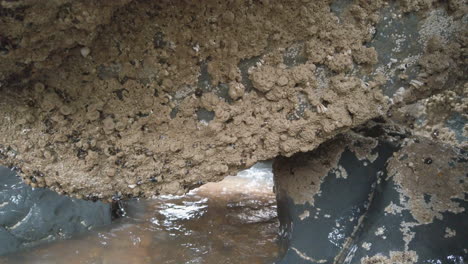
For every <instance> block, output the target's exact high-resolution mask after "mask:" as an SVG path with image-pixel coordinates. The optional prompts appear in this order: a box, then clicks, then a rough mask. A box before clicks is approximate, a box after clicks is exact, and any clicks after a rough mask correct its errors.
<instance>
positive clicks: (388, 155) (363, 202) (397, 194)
mask: <svg viewBox="0 0 468 264" xmlns="http://www.w3.org/2000/svg"><path fill="white" fill-rule="evenodd" d="M382 131H383V130H382V128H381V127H380V125H376V126H374V127H373V128H371V129H370V130H366V131H365V132H364V134H366V135H367V136H363V135H359V134H352V133H351V134H346V135H345V136H343V137H340V138H337V139H334V140H331V141H329V142H327V143H325V144H323V145H322V146H320V147H319V148H318V149H316V150H314V151H313V152H309V153H301V154H297V155H294V156H293V157H291V158H277V159H276V160H275V162H274V177H275V184H276V190H277V198H278V212H279V218H280V223H281V228H282V235H283V239H284V243H285V245H286V247H287V252H286V255H285V257H284V258H283V260H282V261H280V262H279V263H427V262H429V263H463V261H464V259H465V260H466V256H467V255H466V254H467V253H466V250H467V249H466V243H465V240H466V237H467V236H468V231H467V228H466V222H467V221H468V213H467V209H468V201H467V194H468V182H467V177H466V171H467V163H466V162H467V158H468V157H467V155H466V153H465V152H464V151H462V150H461V149H458V148H455V147H452V146H450V145H445V144H437V143H434V142H431V141H430V140H427V139H424V138H416V137H411V136H409V135H405V133H401V131H390V132H384V133H383V134H381V132H382ZM378 134H380V135H378ZM369 135H373V136H374V137H370V136H369ZM376 135H378V137H375V136H376ZM390 135H391V136H390Z"/></svg>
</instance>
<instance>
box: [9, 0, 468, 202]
mask: <svg viewBox="0 0 468 264" xmlns="http://www.w3.org/2000/svg"><path fill="white" fill-rule="evenodd" d="M423 2H424V3H425V4H424V5H423V4H422V3H423ZM449 2H450V3H449V7H448V8H452V9H453V7H452V6H454V5H456V4H457V3H459V2H460V1H453V0H452V1H449ZM398 3H399V4H400V5H401V6H402V7H403V9H402V10H404V11H413V10H423V9H430V8H432V6H433V5H436V4H437V3H436V2H435V1H409V0H406V1H398ZM333 4H334V3H333V1H330V0H329V1H308V0H302V1H293V0H291V1H268V0H263V1H221V2H219V1H203V2H201V3H200V2H194V1H136V0H135V1H131V0H126V1H124V0H121V1H102V2H89V1H68V0H57V1H51V2H47V4H44V3H43V1H2V2H1V4H0V21H1V22H2V23H0V41H1V45H0V48H1V50H0V51H1V55H0V56H2V60H1V61H0V85H1V86H0V95H1V96H0V113H1V116H0V134H1V137H0V164H2V165H7V166H10V167H15V168H17V170H18V172H19V174H20V175H21V176H23V179H24V180H25V182H27V183H30V184H31V185H33V186H39V187H44V186H47V187H49V188H52V189H54V190H56V191H58V192H61V193H66V194H69V195H72V196H78V197H84V198H93V199H95V198H99V199H111V198H114V199H120V198H121V197H122V196H125V197H128V196H152V195H158V194H166V193H183V192H185V191H187V190H190V189H192V188H195V187H197V186H199V185H201V184H203V183H205V182H210V181H218V180H220V179H222V178H223V177H224V176H226V175H229V174H233V173H234V172H236V171H239V170H241V169H243V168H246V167H249V166H252V165H253V164H255V162H257V161H261V160H268V159H272V158H274V157H276V156H278V155H282V156H291V155H293V154H294V153H297V152H305V151H310V150H313V149H315V148H316V147H317V146H318V145H319V144H320V143H322V142H324V141H325V140H327V139H330V138H332V137H334V136H335V135H337V134H339V133H341V132H344V131H346V130H348V129H350V128H352V127H355V126H357V125H360V124H363V123H364V122H366V121H367V120H369V119H372V118H375V117H377V116H380V115H384V114H385V113H386V111H387V108H388V102H389V101H391V100H389V99H388V98H386V97H384V95H383V93H382V90H381V89H380V88H379V87H380V86H381V85H382V84H383V83H384V82H385V78H384V77H385V76H383V75H382V74H378V73H377V72H375V71H373V67H372V66H373V65H374V64H376V63H377V58H378V56H377V52H376V50H375V49H374V48H372V47H369V46H368V45H367V44H368V43H369V42H370V41H371V40H372V38H373V34H374V33H375V30H374V26H375V25H376V23H378V22H379V20H380V19H381V18H380V17H379V11H380V10H381V8H384V7H385V6H387V5H388V3H387V2H385V1H353V2H352V3H350V5H349V6H347V8H346V10H345V11H344V12H342V13H341V14H340V16H339V17H338V16H337V14H335V13H334V12H333V11H332V9H331V5H333ZM463 8H464V7H463V6H462V7H460V8H459V9H460V10H464V9H463ZM458 12H460V11H459V10H458ZM461 12H463V11H461ZM298 44H300V45H302V46H303V47H304V49H303V53H304V54H302V55H303V56H302V60H301V61H298V60H289V59H288V58H289V57H290V55H291V54H290V53H294V49H289V48H290V47H292V46H294V45H298ZM461 52H463V51H461ZM460 57H461V56H458V57H456V58H455V59H458V60H459V59H460ZM451 59H452V58H451ZM454 65H455V66H456V67H458V64H456V63H452V64H449V66H448V67H452V66H453V67H455V66H454ZM443 70H447V68H444V69H443ZM439 73H440V72H435V73H434V75H440V74H439ZM359 76H366V81H364V79H363V77H359ZM431 87H432V86H430V85H428V88H427V90H432V88H431Z"/></svg>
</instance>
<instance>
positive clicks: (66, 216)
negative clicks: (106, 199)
mask: <svg viewBox="0 0 468 264" xmlns="http://www.w3.org/2000/svg"><path fill="white" fill-rule="evenodd" d="M110 222H111V210H110V208H109V205H107V204H104V203H101V202H96V203H93V202H91V201H83V200H78V199H71V198H69V197H66V196H62V195H59V194H57V193H55V192H53V191H51V190H48V189H42V188H36V189H33V188H31V187H30V186H29V185H26V184H24V183H22V182H21V179H20V178H18V177H16V176H15V173H14V172H12V171H11V170H9V169H8V168H5V167H0V255H3V254H7V253H10V252H14V251H17V250H20V249H23V248H27V247H31V246H35V245H38V244H41V243H44V242H49V241H53V240H56V239H60V238H69V237H71V236H72V235H73V234H76V233H82V232H85V231H87V230H89V229H91V228H94V227H97V226H102V225H107V224H110Z"/></svg>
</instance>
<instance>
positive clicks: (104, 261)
mask: <svg viewBox="0 0 468 264" xmlns="http://www.w3.org/2000/svg"><path fill="white" fill-rule="evenodd" d="M272 188H273V180H272V174H271V167H270V166H269V165H268V164H266V165H265V164H258V165H256V166H254V167H253V168H251V169H249V170H246V171H243V172H241V173H239V175H238V176H236V177H227V178H226V179H225V180H223V181H222V182H221V183H218V184H213V183H210V184H206V185H204V186H202V187H200V188H199V189H196V190H194V191H192V192H191V193H189V194H188V195H185V196H162V197H158V198H155V199H152V200H133V201H130V202H128V203H127V204H126V205H125V207H126V212H127V216H125V217H124V218H121V219H118V220H117V221H115V222H114V223H113V224H112V225H110V226H108V227H107V228H102V229H99V230H95V231H94V232H91V233H88V234H86V235H83V236H80V237H76V238H73V239H70V240H66V241H59V242H56V243H52V244H48V245H45V246H41V247H39V248H35V249H32V250H28V251H24V252H21V253H17V254H15V255H10V256H7V257H4V258H3V259H1V260H0V263H14V264H15V263H48V264H49V263H67V264H72V263H97V264H111V263H112V264H114V263H115V264H118V263H125V264H127V263H135V264H138V263H208V264H211V263H213V264H215V263H216V264H218V263H236V264H238V263H249V264H250V263H273V262H274V260H275V259H276V258H277V256H278V254H279V246H278V244H277V230H278V221H277V218H276V201H275V196H274V194H273V193H272Z"/></svg>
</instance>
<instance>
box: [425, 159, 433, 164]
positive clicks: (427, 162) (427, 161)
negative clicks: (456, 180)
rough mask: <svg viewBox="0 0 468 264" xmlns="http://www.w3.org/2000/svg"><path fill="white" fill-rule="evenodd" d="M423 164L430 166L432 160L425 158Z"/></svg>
mask: <svg viewBox="0 0 468 264" xmlns="http://www.w3.org/2000/svg"><path fill="white" fill-rule="evenodd" d="M424 163H426V164H428V165H429V164H432V159H431V158H425V159H424Z"/></svg>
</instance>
